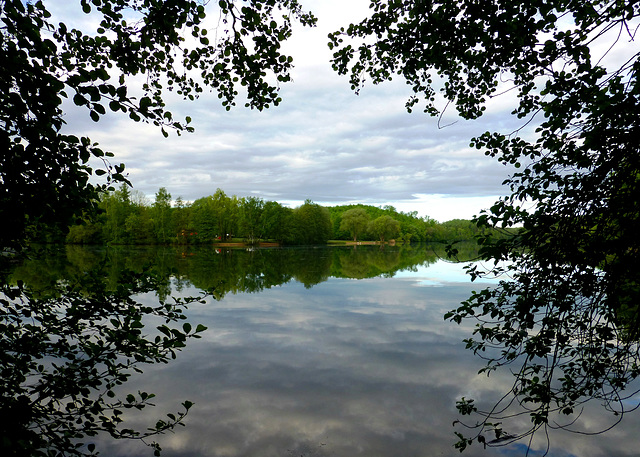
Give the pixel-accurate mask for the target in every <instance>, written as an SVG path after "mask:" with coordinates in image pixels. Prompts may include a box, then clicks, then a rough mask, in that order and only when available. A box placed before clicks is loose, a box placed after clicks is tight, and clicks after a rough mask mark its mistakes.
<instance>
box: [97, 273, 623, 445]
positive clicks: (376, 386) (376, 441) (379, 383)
mask: <svg viewBox="0 0 640 457" xmlns="http://www.w3.org/2000/svg"><path fill="white" fill-rule="evenodd" d="M447 268H449V267H447ZM445 270H446V271H445V272H444V273H442V275H441V276H439V277H441V278H450V277H451V276H449V273H448V272H447V271H448V270H447V269H445ZM461 277H462V276H461ZM405 279H406V278H402V277H400V278H393V279H382V278H377V279H369V280H362V281H349V280H341V279H333V280H330V281H327V282H325V283H321V284H319V285H317V286H314V287H313V288H311V289H305V288H304V287H302V285H301V284H298V283H290V284H287V285H285V286H282V287H278V288H274V289H271V290H267V291H264V292H262V293H261V294H238V295H229V296H227V297H226V298H225V299H223V300H222V301H219V302H216V301H213V300H212V301H210V302H209V303H208V304H207V305H199V306H194V307H192V308H190V310H189V317H190V320H191V321H192V322H199V323H203V324H205V325H207V326H208V327H209V330H208V331H207V332H206V335H205V336H204V337H203V338H202V339H201V340H198V341H194V342H192V343H190V345H189V346H188V347H187V349H186V350H185V351H184V352H183V353H182V354H181V355H180V356H179V357H178V359H177V360H176V361H174V362H173V363H171V364H169V365H167V366H163V367H150V369H149V370H148V371H147V372H146V373H145V375H144V376H142V377H141V378H140V379H139V382H140V386H134V385H132V386H129V387H130V389H131V390H134V389H136V388H140V389H145V390H149V391H152V392H155V393H157V394H158V399H159V401H158V402H157V404H158V406H157V408H155V411H154V414H158V413H160V412H161V411H165V410H167V411H168V410H171V409H175V405H176V404H177V403H178V400H171V401H169V400H168V399H172V398H177V399H179V400H183V399H189V400H192V401H194V402H195V403H196V406H195V407H194V410H193V411H192V412H191V413H190V414H189V417H188V424H187V425H188V426H187V428H186V429H180V430H178V432H177V433H176V434H173V435H167V436H165V437H161V438H160V440H159V441H160V442H161V443H162V445H163V448H164V454H163V455H166V456H176V457H181V456H191V457H222V456H225V457H236V456H237V457H240V456H243V457H244V456H260V457H270V456H274V457H275V456H277V457H287V456H295V457H299V456H305V457H308V456H353V455H362V456H367V457H376V456H380V457H383V456H384V457H389V456H396V455H402V456H403V457H404V456H432V455H443V456H455V455H459V453H458V452H457V451H456V450H454V449H453V448H452V443H453V441H454V436H453V428H452V426H451V424H452V422H453V420H454V419H456V418H457V415H456V412H455V410H454V409H455V408H454V404H455V400H456V398H459V397H460V396H462V395H466V396H473V397H475V398H477V399H478V400H479V401H486V402H487V404H490V402H491V401H493V400H495V399H496V398H497V397H498V396H499V395H500V394H501V393H502V392H503V391H504V389H505V388H506V387H507V386H508V383H509V379H508V378H504V377H503V378H501V377H499V376H498V377H493V376H492V377H491V378H489V379H487V378H486V377H484V376H477V375H476V373H477V370H478V369H479V368H480V366H481V361H479V360H478V359H476V358H474V357H473V355H472V354H471V353H469V351H466V350H464V347H463V343H461V340H462V339H463V338H464V337H465V336H468V330H469V328H468V327H467V326H457V325H455V324H452V323H449V322H445V321H444V320H443V318H442V315H443V312H444V311H446V310H448V309H450V308H452V307H455V306H456V305H457V303H458V302H459V301H461V300H463V299H465V298H466V297H467V296H468V294H469V292H470V290H471V284H461V283H459V282H458V281H455V282H448V280H444V279H443V280H442V281H443V287H438V288H430V289H428V292H425V289H424V288H415V287H407V281H406V280H405ZM631 438H632V437H631ZM629 439H630V436H629V433H628V431H627V432H625V433H623V434H622V435H620V437H619V438H618V441H616V440H609V441H608V444H606V445H603V444H601V441H598V440H594V439H589V438H586V439H585V438H583V437H578V438H576V436H575V435H570V436H567V435H562V434H560V435H559V436H558V438H557V441H556V442H557V443H559V444H560V447H559V448H558V449H562V450H563V451H562V452H559V453H556V452H555V451H554V452H553V453H552V454H550V455H558V456H565V455H570V454H575V455H580V456H585V457H588V456H598V455H602V456H604V455H623V454H622V453H621V452H622V451H624V449H631V447H625V446H624V444H623V443H624V440H629ZM577 440H581V441H577ZM627 442H629V441H627ZM583 443H584V444H583ZM109 446H111V445H109ZM565 450H566V452H565ZM145 451H146V449H140V448H139V447H136V446H132V445H121V446H119V447H115V446H114V447H113V448H110V449H108V450H107V452H106V453H105V455H113V456H116V457H117V456H124V455H127V456H128V455H132V456H133V455H138V454H140V455H141V454H143V453H145ZM607 453H609V454H607ZM147 455H148V453H147ZM497 455H509V456H516V455H517V456H519V455H523V453H522V449H521V448H518V447H512V448H509V449H488V450H484V449H482V448H481V447H478V446H476V445H474V446H473V447H472V448H471V449H470V450H468V451H465V453H464V454H463V456H468V457H480V456H482V457H492V456H497ZM532 455H535V454H532Z"/></svg>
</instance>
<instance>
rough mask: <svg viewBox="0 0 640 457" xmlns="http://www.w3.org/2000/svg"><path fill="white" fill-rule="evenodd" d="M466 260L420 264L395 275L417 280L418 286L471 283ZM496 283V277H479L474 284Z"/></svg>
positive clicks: (399, 277)
mask: <svg viewBox="0 0 640 457" xmlns="http://www.w3.org/2000/svg"><path fill="white" fill-rule="evenodd" d="M466 265H467V263H466V262H460V263H454V262H445V261H439V262H437V263H434V264H431V265H419V266H417V267H416V268H414V269H413V271H411V270H405V271H400V272H398V273H396V274H395V275H394V277H395V278H397V279H406V280H411V281H415V283H414V284H415V285H416V286H424V287H443V286H449V285H451V284H455V283H467V284H468V283H470V282H471V279H470V277H469V275H467V274H466V273H465V271H464V267H465V266H466ZM478 283H480V284H483V285H484V284H495V283H497V280H496V279H494V278H479V279H476V280H475V281H474V284H478Z"/></svg>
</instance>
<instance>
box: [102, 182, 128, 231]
mask: <svg viewBox="0 0 640 457" xmlns="http://www.w3.org/2000/svg"><path fill="white" fill-rule="evenodd" d="M100 206H101V207H102V208H103V209H104V213H105V224H104V226H103V230H104V239H105V240H106V241H107V242H112V243H125V242H126V241H127V227H126V221H127V218H128V217H129V216H130V215H131V213H132V212H133V208H134V204H133V202H132V201H131V191H130V190H129V187H128V186H127V185H126V184H122V185H121V186H120V188H119V189H118V190H116V191H114V192H111V193H109V194H106V195H103V198H102V200H101V203H100Z"/></svg>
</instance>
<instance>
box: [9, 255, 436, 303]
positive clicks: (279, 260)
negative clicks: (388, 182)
mask: <svg viewBox="0 0 640 457" xmlns="http://www.w3.org/2000/svg"><path fill="white" fill-rule="evenodd" d="M444 255H445V254H444V250H443V248H441V247H440V245H438V246H431V245H425V244H421V245H403V246H385V247H384V248H383V249H381V248H380V247H379V246H350V247H327V248H284V249H251V250H247V249H231V248H226V249H215V248H193V249H192V248H183V247H157V246H150V247H109V248H86V247H81V246H67V247H66V248H64V249H61V250H60V251H58V252H57V254H56V255H48V256H46V257H42V258H37V259H33V260H31V261H28V262H25V263H24V264H22V265H21V266H20V267H18V268H17V269H16V271H15V273H14V276H15V277H16V278H20V279H22V280H23V281H25V283H27V284H29V285H30V286H31V287H32V288H33V289H34V290H38V289H44V288H46V286H47V285H48V284H49V283H51V282H55V281H56V280H58V279H59V278H65V277H68V276H73V275H80V274H83V272H87V271H89V270H91V269H93V268H95V267H96V266H97V265H101V267H102V268H103V269H104V272H105V276H104V280H105V282H106V284H107V287H108V288H110V289H112V290H113V289H115V288H116V287H118V284H120V283H121V281H122V275H123V272H125V271H136V272H143V271H146V272H149V273H153V274H154V275H155V276H156V277H158V278H160V281H159V283H158V286H157V290H156V293H157V295H158V297H159V298H160V299H161V300H164V299H166V297H169V296H170V295H171V291H172V289H174V290H178V291H179V290H183V289H184V288H186V287H188V286H193V287H196V288H198V289H201V290H213V291H215V295H216V296H217V297H219V298H221V297H223V296H225V295H226V294H228V293H234V294H235V293H241V292H249V293H250V292H259V291H261V290H264V289H268V288H270V287H274V286H278V285H281V284H285V283H287V282H289V281H291V280H292V279H295V280H296V281H299V282H301V283H302V284H304V286H305V287H307V288H309V287H313V286H314V285H316V284H319V283H321V282H323V281H326V280H327V279H329V278H330V277H339V278H354V279H363V278H373V277H377V276H388V277H391V276H393V275H395V273H396V272H398V271H401V270H411V269H415V268H416V267H417V266H420V265H430V264H432V263H434V262H436V261H437V260H438V259H439V258H440V257H443V256H444Z"/></svg>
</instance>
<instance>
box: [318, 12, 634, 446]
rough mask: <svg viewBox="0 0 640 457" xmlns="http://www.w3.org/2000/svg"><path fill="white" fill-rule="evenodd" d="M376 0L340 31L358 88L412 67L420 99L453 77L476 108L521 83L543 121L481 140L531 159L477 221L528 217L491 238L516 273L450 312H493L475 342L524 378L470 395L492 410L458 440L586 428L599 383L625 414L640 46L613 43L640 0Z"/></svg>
mask: <svg viewBox="0 0 640 457" xmlns="http://www.w3.org/2000/svg"><path fill="white" fill-rule="evenodd" d="M371 8H372V14H371V16H370V17H369V18H367V19H365V20H363V21H362V22H361V23H359V24H352V25H350V26H349V27H347V28H344V29H342V30H340V31H338V32H336V33H335V34H332V35H330V46H331V47H333V49H334V50H335V54H334V67H335V69H336V70H337V71H338V72H339V73H343V74H348V75H349V77H350V81H351V84H352V87H353V88H354V89H355V90H360V88H361V87H362V86H363V84H364V83H365V81H367V80H371V81H372V82H374V83H379V82H382V81H385V80H388V79H391V78H392V77H394V76H396V75H401V76H402V77H404V79H405V80H406V81H407V83H408V84H409V85H410V86H411V88H412V89H413V92H414V94H413V95H412V96H411V97H410V98H409V101H408V103H407V107H408V108H409V109H411V108H412V107H414V106H415V105H420V104H421V105H422V106H424V110H425V111H426V112H428V113H430V114H434V115H438V114H439V113H440V110H439V109H438V106H437V105H436V100H437V99H436V95H437V91H438V87H440V90H441V93H442V95H444V97H445V99H446V101H447V102H448V104H452V105H453V106H455V108H456V110H457V111H458V113H459V114H460V115H461V116H462V117H464V118H468V119H473V118H477V117H479V116H481V115H482V113H483V111H484V109H485V106H486V104H487V103H488V102H489V100H490V99H491V98H492V97H496V96H498V95H499V94H500V93H502V92H504V91H506V90H511V91H515V93H517V96H518V98H517V100H518V103H517V106H516V107H515V109H514V111H513V113H512V114H513V115H514V116H517V117H518V118H520V119H522V122H523V126H524V125H526V124H529V125H531V126H535V127H536V130H535V134H529V133H526V130H521V131H516V132H512V133H511V134H505V133H503V132H487V133H485V134H483V135H481V136H480V137H479V138H474V139H473V140H472V146H475V147H477V148H478V149H481V150H484V151H485V153H486V154H487V155H490V156H492V157H496V158H497V159H498V160H499V161H501V162H504V163H507V164H513V165H515V166H516V167H518V168H521V169H522V171H519V172H517V173H515V174H514V175H513V176H511V177H510V178H509V179H508V180H507V181H506V183H505V184H506V185H507V186H508V188H509V190H510V191H511V193H510V195H509V196H507V197H505V198H503V199H501V200H500V201H498V202H496V204H495V205H494V206H493V207H492V208H490V210H488V211H486V212H485V213H483V214H481V215H480V216H479V217H478V218H477V220H476V222H477V223H478V224H479V225H490V226H496V227H521V228H522V229H521V231H520V233H519V235H517V236H514V237H508V238H506V239H503V240H496V239H495V238H493V237H491V236H485V237H481V238H480V241H481V243H482V244H483V249H482V252H481V254H482V257H483V258H484V259H485V260H489V261H491V262H490V263H489V265H495V266H494V267H493V268H490V269H489V270H488V271H481V270H479V269H475V268H472V269H471V271H470V273H471V275H472V278H476V277H478V276H479V275H485V274H501V273H505V272H506V273H509V276H510V277H511V278H512V279H511V280H504V281H502V282H500V284H499V285H498V286H496V287H493V288H488V289H485V290H482V291H480V292H478V293H476V294H474V295H473V296H472V297H471V298H470V299H469V300H468V301H466V302H464V303H463V304H462V306H461V307H460V308H458V309H457V310H455V311H452V312H451V313H449V314H448V315H447V317H448V318H450V319H452V320H453V321H456V322H461V320H462V319H464V318H474V319H477V320H478V325H477V327H476V330H475V332H474V338H472V339H469V340H468V342H467V343H468V346H469V348H471V349H472V350H474V351H475V352H476V353H477V354H479V355H481V356H483V357H485V358H487V360H488V361H487V367H486V370H488V371H491V370H494V369H496V368H498V367H500V366H503V365H508V366H509V367H510V369H511V370H512V371H513V372H514V374H515V380H514V384H513V388H512V390H511V392H510V395H507V396H506V397H505V398H504V400H503V402H502V403H501V404H499V405H497V406H496V407H495V408H494V409H491V410H489V411H481V410H479V409H478V408H477V406H476V405H475V404H474V403H473V401H470V400H468V399H465V400H463V401H461V402H460V403H459V410H460V412H461V413H463V414H472V413H473V414H475V417H477V418H478V422H476V423H475V426H476V427H475V432H474V433H473V434H472V435H471V436H466V435H463V434H458V436H459V438H460V441H459V443H458V445H457V446H458V447H459V448H460V449H464V448H465V447H466V446H467V445H469V444H471V443H472V442H473V441H474V440H478V441H480V442H482V443H484V444H485V445H486V444H489V445H500V444H504V443H508V442H512V441H513V440H515V439H518V438H521V437H524V436H532V435H533V432H535V431H536V430H538V429H540V428H543V427H564V428H571V429H578V425H579V422H578V423H573V421H574V420H575V419H576V416H579V414H580V412H581V406H582V405H583V403H584V402H586V401H589V400H592V399H596V400H598V401H600V402H601V403H603V404H604V405H605V408H606V409H608V410H610V411H612V412H613V416H612V422H613V423H615V422H617V421H618V420H619V419H620V418H621V417H622V416H623V415H624V413H625V412H626V409H625V403H624V400H625V398H628V397H629V396H631V395H633V394H634V393H635V391H634V390H633V387H632V386H633V385H632V384H631V383H632V381H633V380H634V379H636V378H637V377H638V375H639V374H640V371H639V370H638V364H639V362H640V358H639V357H638V336H639V327H640V316H639V315H638V313H639V310H638V301H639V299H640V277H639V273H638V272H639V271H640V269H639V268H638V267H639V266H640V265H639V263H640V260H639V258H640V257H639V256H638V252H639V251H640V241H639V240H640V238H639V237H638V234H637V230H638V229H637V227H639V226H640V220H639V219H640V186H639V180H638V176H639V171H640V163H639V162H640V151H639V144H640V143H639V142H638V141H637V138H640V117H639V116H638V112H640V87H639V86H638V82H637V75H638V70H640V62H639V61H638V53H637V51H636V50H635V49H632V50H631V51H630V52H628V53H627V54H628V55H626V56H625V57H623V58H620V57H616V58H613V57H612V56H610V55H609V54H610V52H611V51H612V50H613V49H617V47H618V48H619V47H620V46H622V45H623V44H624V43H626V42H630V41H633V40H634V39H635V35H636V32H637V30H638V24H639V20H638V19H639V18H638V16H640V2H638V1H627V2H610V1H576V2H565V1H557V0H530V1H524V2H513V1H508V0H491V1H481V2H478V1H475V0H461V1H458V0H432V1H426V0H425V1H423V0H416V1H381V0H373V1H372V3H371ZM502 261H508V263H502ZM502 277H505V276H502ZM625 388H626V389H627V390H625ZM521 414H524V415H530V419H531V422H530V427H525V428H514V429H512V428H510V427H512V426H513V427H515V425H513V424H512V423H509V422H508V418H510V417H514V416H517V415H521ZM514 424H515V421H514ZM471 425H472V426H473V425H474V424H471Z"/></svg>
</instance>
